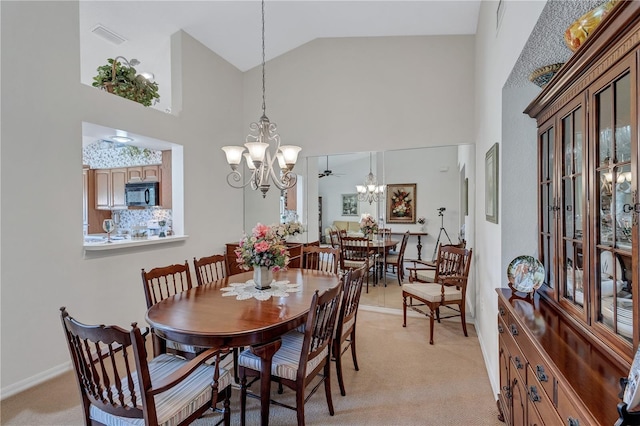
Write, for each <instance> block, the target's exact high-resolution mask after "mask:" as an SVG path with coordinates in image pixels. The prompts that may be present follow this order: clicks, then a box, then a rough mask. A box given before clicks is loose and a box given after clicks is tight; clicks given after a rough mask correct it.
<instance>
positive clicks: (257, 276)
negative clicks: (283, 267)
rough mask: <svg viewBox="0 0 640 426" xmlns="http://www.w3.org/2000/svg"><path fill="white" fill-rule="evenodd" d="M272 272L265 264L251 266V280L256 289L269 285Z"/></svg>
mask: <svg viewBox="0 0 640 426" xmlns="http://www.w3.org/2000/svg"><path fill="white" fill-rule="evenodd" d="M272 281H273V272H272V271H271V269H269V268H267V267H266V266H257V267H256V266H254V267H253V282H255V283H256V288H257V289H258V290H266V289H268V288H270V287H271V282H272Z"/></svg>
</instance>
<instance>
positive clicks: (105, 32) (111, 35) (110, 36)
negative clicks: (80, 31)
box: [91, 24, 127, 44]
mask: <svg viewBox="0 0 640 426" xmlns="http://www.w3.org/2000/svg"><path fill="white" fill-rule="evenodd" d="M91 32H92V33H94V34H95V35H97V36H100V37H102V38H103V39H105V40H107V41H110V42H111V43H113V44H122V43H124V42H125V41H127V39H126V38H124V37H122V36H121V35H118V34H116V33H115V32H114V31H112V30H110V29H109V28H107V27H105V26H103V25H102V24H98V25H96V26H95V27H94V28H93V29H92V30H91Z"/></svg>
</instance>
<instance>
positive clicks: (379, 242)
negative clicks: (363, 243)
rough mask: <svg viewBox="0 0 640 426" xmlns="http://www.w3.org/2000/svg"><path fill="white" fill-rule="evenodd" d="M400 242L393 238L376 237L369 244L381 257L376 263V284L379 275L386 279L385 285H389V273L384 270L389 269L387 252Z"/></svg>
mask: <svg viewBox="0 0 640 426" xmlns="http://www.w3.org/2000/svg"><path fill="white" fill-rule="evenodd" d="M398 244H400V241H399V240H394V239H392V238H374V239H373V240H371V241H370V242H369V246H370V247H371V248H373V249H374V250H375V251H376V253H377V254H378V256H379V258H380V259H381V261H380V262H378V264H377V265H376V274H375V276H374V284H377V283H378V275H379V276H380V278H382V279H383V280H384V286H385V287H386V286H387V275H386V274H385V273H384V271H385V270H386V269H387V264H386V260H387V254H388V253H389V251H390V250H391V249H392V248H394V247H396V246H397V245H398Z"/></svg>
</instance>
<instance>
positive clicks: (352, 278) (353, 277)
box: [332, 266, 366, 396]
mask: <svg viewBox="0 0 640 426" xmlns="http://www.w3.org/2000/svg"><path fill="white" fill-rule="evenodd" d="M365 268H366V266H363V267H362V268H358V269H352V270H351V271H348V272H347V273H346V274H345V276H344V284H343V286H342V302H341V303H340V311H339V313H338V321H337V323H336V330H335V333H333V334H334V339H333V348H332V351H333V358H334V359H335V361H336V372H337V373H338V385H340V394H342V396H345V395H346V392H345V390H344V381H343V379H342V354H343V353H345V351H346V350H347V349H349V347H351V357H352V358H353V366H354V368H355V369H356V371H359V370H360V368H359V367H358V359H357V357H356V318H357V315H358V306H359V304H360V294H361V293H362V283H363V281H364V275H365V274H366V270H365ZM345 342H346V345H345Z"/></svg>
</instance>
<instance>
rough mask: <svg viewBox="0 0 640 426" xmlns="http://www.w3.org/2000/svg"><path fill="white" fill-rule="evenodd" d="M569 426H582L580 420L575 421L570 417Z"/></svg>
mask: <svg viewBox="0 0 640 426" xmlns="http://www.w3.org/2000/svg"><path fill="white" fill-rule="evenodd" d="M567 425H569V426H580V420H578V419H574V418H573V417H569V418H568V419H567Z"/></svg>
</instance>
